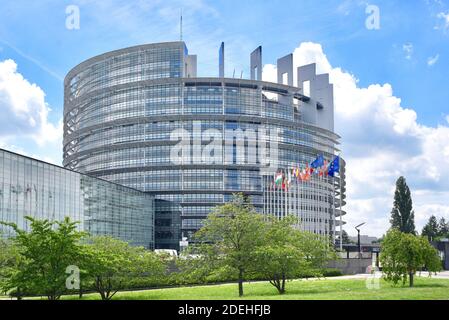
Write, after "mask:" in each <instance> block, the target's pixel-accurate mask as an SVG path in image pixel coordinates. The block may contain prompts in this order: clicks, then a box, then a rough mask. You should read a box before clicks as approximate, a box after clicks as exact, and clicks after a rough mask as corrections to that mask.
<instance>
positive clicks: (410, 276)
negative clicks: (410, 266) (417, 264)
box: [409, 272, 414, 287]
mask: <svg viewBox="0 0 449 320" xmlns="http://www.w3.org/2000/svg"><path fill="white" fill-rule="evenodd" d="M413 276H414V273H413V272H410V274H409V278H410V287H413Z"/></svg>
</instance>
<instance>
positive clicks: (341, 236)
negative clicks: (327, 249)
mask: <svg viewBox="0 0 449 320" xmlns="http://www.w3.org/2000/svg"><path fill="white" fill-rule="evenodd" d="M338 168H339V172H338V175H339V177H340V251H343V214H342V210H341V209H342V207H343V185H342V179H341V175H342V169H341V156H339V158H338Z"/></svg>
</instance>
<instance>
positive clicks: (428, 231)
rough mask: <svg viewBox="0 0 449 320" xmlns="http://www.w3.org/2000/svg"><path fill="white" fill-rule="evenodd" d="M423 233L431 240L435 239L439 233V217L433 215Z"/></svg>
mask: <svg viewBox="0 0 449 320" xmlns="http://www.w3.org/2000/svg"><path fill="white" fill-rule="evenodd" d="M421 235H422V236H423V237H427V238H428V239H429V241H432V240H434V239H435V238H436V237H438V235H439V225H438V222H437V218H436V217H435V216H431V217H430V218H429V221H428V222H427V224H426V225H425V226H424V228H423V229H422V232H421Z"/></svg>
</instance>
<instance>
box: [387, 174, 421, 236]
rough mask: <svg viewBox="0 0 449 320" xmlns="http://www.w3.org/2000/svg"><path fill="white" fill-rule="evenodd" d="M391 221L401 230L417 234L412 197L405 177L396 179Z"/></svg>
mask: <svg viewBox="0 0 449 320" xmlns="http://www.w3.org/2000/svg"><path fill="white" fill-rule="evenodd" d="M390 223H391V227H392V228H394V229H398V230H399V231H401V232H404V233H411V234H416V231H415V213H414V211H413V203H412V197H411V193H410V189H409V187H408V186H407V183H406V180H405V178H404V177H400V178H399V179H398V180H397V181H396V191H395V193H394V204H393V209H392V210H391V219H390Z"/></svg>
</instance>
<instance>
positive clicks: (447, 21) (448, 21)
mask: <svg viewBox="0 0 449 320" xmlns="http://www.w3.org/2000/svg"><path fill="white" fill-rule="evenodd" d="M437 17H438V18H439V19H442V20H443V26H442V28H443V29H445V30H447V29H449V12H440V13H439V14H438V15H437ZM436 28H437V29H440V27H436Z"/></svg>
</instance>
